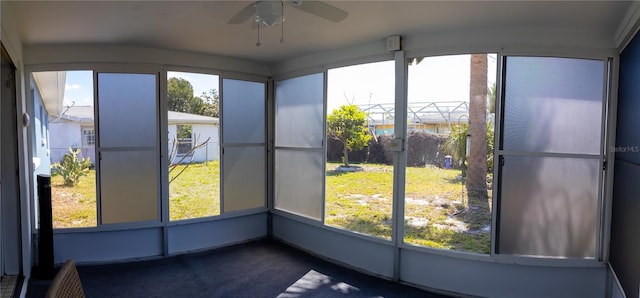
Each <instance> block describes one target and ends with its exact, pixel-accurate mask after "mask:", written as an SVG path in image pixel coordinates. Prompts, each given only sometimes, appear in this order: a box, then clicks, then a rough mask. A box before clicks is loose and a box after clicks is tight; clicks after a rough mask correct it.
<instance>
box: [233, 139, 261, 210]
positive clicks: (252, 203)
mask: <svg viewBox="0 0 640 298" xmlns="http://www.w3.org/2000/svg"><path fill="white" fill-rule="evenodd" d="M223 157H224V176H223V180H224V211H225V212H229V211H235V210H242V209H248V208H257V207H264V206H265V160H264V157H265V149H264V146H259V147H227V148H224V155H223Z"/></svg>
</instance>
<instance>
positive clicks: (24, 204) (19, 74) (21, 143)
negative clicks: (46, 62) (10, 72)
mask: <svg viewBox="0 0 640 298" xmlns="http://www.w3.org/2000/svg"><path fill="white" fill-rule="evenodd" d="M6 2H7V1H0V41H1V42H2V44H3V45H4V47H5V49H6V50H7V52H8V54H9V56H10V57H11V60H12V61H13V63H14V64H15V66H16V68H17V70H16V84H17V86H16V91H17V95H16V96H17V97H18V99H17V110H18V111H17V114H18V115H20V116H22V115H23V113H26V112H27V111H26V107H27V105H26V96H25V94H26V93H25V92H26V89H27V88H26V86H28V84H27V83H26V79H25V77H24V59H23V46H22V42H21V38H20V36H19V34H18V32H17V26H15V23H14V21H13V19H12V16H11V14H10V13H9V12H8V11H7V9H6V7H5V5H6ZM26 140H27V128H25V127H22V128H21V129H20V130H19V134H18V144H17V145H18V148H20V150H19V152H18V153H19V161H18V164H19V166H20V169H21V171H20V173H19V175H20V177H19V180H20V187H19V191H20V209H19V210H11V211H12V212H11V213H13V214H14V215H16V216H17V215H18V214H19V217H20V222H21V229H20V235H21V237H20V239H16V240H17V241H20V242H21V244H22V245H21V246H22V254H21V257H20V258H21V261H22V262H21V263H22V273H23V274H24V276H25V277H27V278H28V277H29V276H30V275H31V265H32V264H31V259H32V258H31V257H32V255H31V245H32V243H31V237H29V235H30V232H31V212H30V210H31V200H30V198H31V196H32V193H31V189H30V188H29V183H28V182H29V181H30V180H31V172H30V170H28V169H30V164H31V160H29V152H28V150H29V148H28V146H27V145H26ZM1 199H2V198H1V197H0V200H1ZM0 208H1V207H0ZM5 211H7V210H0V212H5ZM6 228H9V229H18V227H4V226H0V230H2V229H6ZM0 238H2V236H0ZM9 240H13V239H0V243H2V242H4V241H9ZM8 257H9V256H6V255H5V256H4V258H8ZM14 257H16V256H14Z"/></svg>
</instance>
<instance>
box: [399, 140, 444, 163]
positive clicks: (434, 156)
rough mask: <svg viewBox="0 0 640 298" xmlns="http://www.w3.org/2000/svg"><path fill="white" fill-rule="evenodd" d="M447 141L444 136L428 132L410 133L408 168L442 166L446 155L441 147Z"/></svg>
mask: <svg viewBox="0 0 640 298" xmlns="http://www.w3.org/2000/svg"><path fill="white" fill-rule="evenodd" d="M446 139H447V137H446V136H444V135H438V134H433V133H426V132H416V131H412V132H409V136H408V137H407V143H408V144H407V166H409V167H424V166H425V165H427V164H431V165H436V166H442V165H443V163H444V154H442V152H440V146H441V145H442V144H443V143H444V141H445V140H446Z"/></svg>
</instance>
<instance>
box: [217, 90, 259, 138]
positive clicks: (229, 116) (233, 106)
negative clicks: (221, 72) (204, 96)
mask: <svg viewBox="0 0 640 298" xmlns="http://www.w3.org/2000/svg"><path fill="white" fill-rule="evenodd" d="M264 92H265V90H264V83H257V82H249V81H239V80H231V79H224V80H222V117H223V121H224V123H223V127H222V129H223V130H222V131H223V136H222V138H223V142H224V143H264V142H265V138H264V127H265V126H264V125H265V124H264V122H265V118H264V117H265V115H264V114H265V98H264Z"/></svg>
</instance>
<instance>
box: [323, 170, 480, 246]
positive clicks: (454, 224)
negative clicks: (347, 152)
mask: <svg viewBox="0 0 640 298" xmlns="http://www.w3.org/2000/svg"><path fill="white" fill-rule="evenodd" d="M338 165H339V164H338V163H327V177H326V190H325V192H326V197H327V201H326V206H325V212H326V218H325V222H326V224H327V225H331V226H336V227H339V228H343V229H346V230H350V231H355V232H359V233H363V234H367V235H372V236H376V237H381V238H386V239H390V238H391V204H392V200H391V197H392V193H393V167H392V166H387V165H378V164H363V165H360V166H362V167H363V168H364V171H362V172H354V173H341V172H336V171H335V170H334V169H335V168H336V167H337V166H338ZM459 175H460V171H459V170H446V169H440V168H437V167H424V168H413V167H408V168H407V172H406V185H405V194H406V195H405V201H404V202H405V220H404V222H405V225H404V228H405V241H406V242H408V243H412V244H417V245H423V246H429V247H435V248H445V249H455V250H461V251H468V252H476V253H489V250H490V240H491V235H490V234H491V233H490V230H489V227H490V225H491V212H490V210H489V207H488V206H489V205H490V204H489V203H482V202H475V201H472V202H471V204H469V202H467V201H468V199H467V197H466V190H464V188H463V184H462V182H461V180H460V178H459V177H458V176H459Z"/></svg>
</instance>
